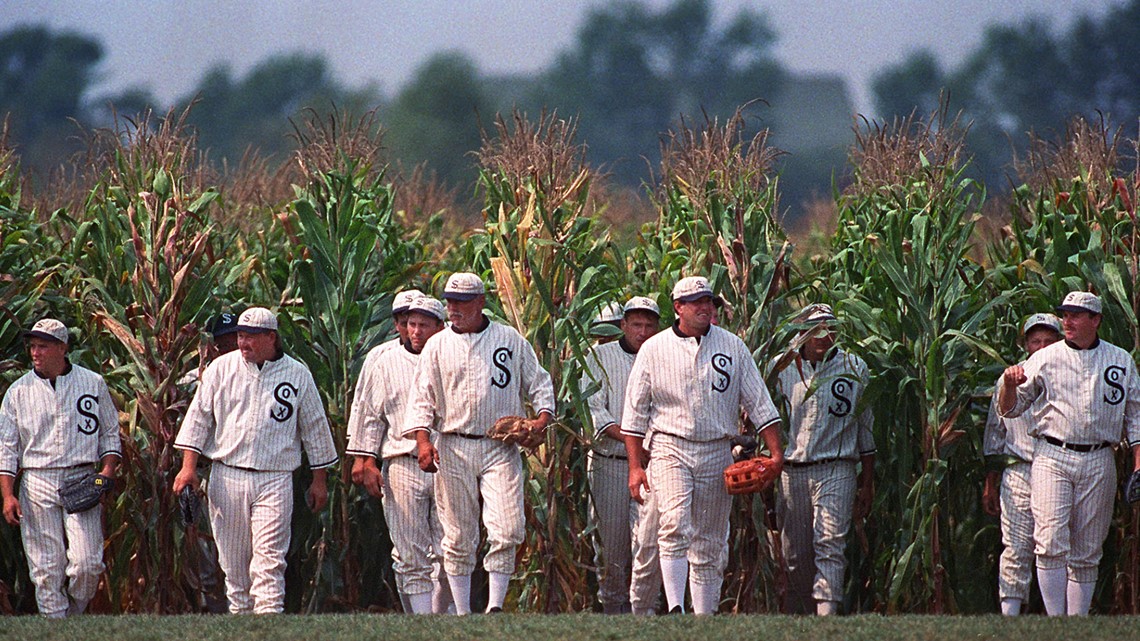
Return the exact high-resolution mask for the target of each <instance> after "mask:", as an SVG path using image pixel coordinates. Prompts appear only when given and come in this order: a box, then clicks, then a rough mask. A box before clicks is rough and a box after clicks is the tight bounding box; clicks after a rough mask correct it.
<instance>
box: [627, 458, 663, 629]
mask: <svg viewBox="0 0 1140 641" xmlns="http://www.w3.org/2000/svg"><path fill="white" fill-rule="evenodd" d="M641 492H642V498H643V499H645V503H642V504H638V505H637V522H636V523H635V524H634V526H633V570H632V572H631V576H630V581H629V603H630V607H631V609H632V610H633V613H634V614H643V615H644V614H654V613H656V611H657V603H658V601H660V600H661V562H660V561H659V560H658V558H657V521H658V515H657V498H656V497H657V494H656V493H655V492H653V491H652V490H650V491H648V492H647V491H645V489H644V488H642V491H641ZM626 494H627V495H628V494H629V470H628V466H627V470H626ZM634 503H635V504H637V502H636V501H634Z"/></svg>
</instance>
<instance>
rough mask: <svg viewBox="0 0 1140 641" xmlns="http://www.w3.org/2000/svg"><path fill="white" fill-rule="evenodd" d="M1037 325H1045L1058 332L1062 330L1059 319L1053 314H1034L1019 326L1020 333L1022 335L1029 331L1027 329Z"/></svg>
mask: <svg viewBox="0 0 1140 641" xmlns="http://www.w3.org/2000/svg"><path fill="white" fill-rule="evenodd" d="M1039 326H1040V327H1047V328H1049V329H1051V330H1053V331H1055V332H1057V333H1058V334H1060V333H1062V332H1063V331H1064V330H1063V329H1061V319H1060V318H1057V317H1056V316H1054V315H1053V314H1034V315H1032V316H1030V317H1029V318H1027V319H1025V324H1024V325H1022V326H1021V335H1022V336H1024V335H1026V334H1028V333H1029V330H1031V329H1033V328H1034V327H1039Z"/></svg>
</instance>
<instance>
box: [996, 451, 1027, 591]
mask: <svg viewBox="0 0 1140 641" xmlns="http://www.w3.org/2000/svg"><path fill="white" fill-rule="evenodd" d="M1030 469H1031V468H1030V464H1029V463H1017V464H1014V465H1010V466H1009V467H1007V468H1005V470H1004V471H1003V472H1002V475H1001V542H1002V545H1004V546H1005V549H1004V550H1002V553H1001V560H1000V561H999V562H998V596H999V597H1000V598H1002V599H1021V601H1022V602H1025V601H1028V600H1029V582H1030V581H1031V580H1032V578H1033V510H1032V508H1031V506H1030V496H1031V494H1030V487H1031V486H1030V482H1031V481H1030Z"/></svg>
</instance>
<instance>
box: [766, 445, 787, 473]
mask: <svg viewBox="0 0 1140 641" xmlns="http://www.w3.org/2000/svg"><path fill="white" fill-rule="evenodd" d="M769 460H771V462H772V467H774V468H776V476H779V475H780V473H781V472H783V471H784V452H783V451H781V450H776V451H775V452H773V456H771V457H769Z"/></svg>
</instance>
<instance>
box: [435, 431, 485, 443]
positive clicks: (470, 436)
mask: <svg viewBox="0 0 1140 641" xmlns="http://www.w3.org/2000/svg"><path fill="white" fill-rule="evenodd" d="M444 434H447V435H448V436H462V437H463V438H467V439H471V440H472V441H478V440H480V439H483V438H486V437H485V436H483V435H482V434H464V433H463V432H444Z"/></svg>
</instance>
